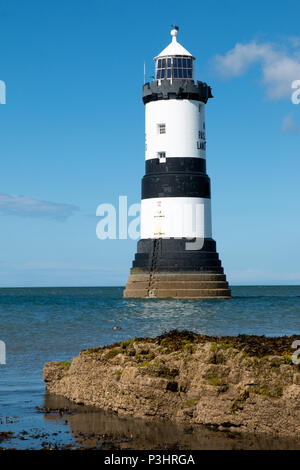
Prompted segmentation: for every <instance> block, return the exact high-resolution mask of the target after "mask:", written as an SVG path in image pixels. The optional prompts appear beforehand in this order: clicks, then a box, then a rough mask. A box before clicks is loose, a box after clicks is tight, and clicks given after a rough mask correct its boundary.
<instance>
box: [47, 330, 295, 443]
mask: <svg viewBox="0 0 300 470" xmlns="http://www.w3.org/2000/svg"><path fill="white" fill-rule="evenodd" d="M296 339H300V337H299V336H293V337H279V338H267V337H264V336H247V335H240V336H237V337H221V338H219V337H208V336H204V335H197V334H195V333H192V332H187V331H184V332H178V331H176V330H173V331H171V332H169V333H166V334H164V335H161V336H158V337H157V338H133V339H132V340H128V341H123V342H120V343H114V344H112V345H109V346H105V347H99V348H92V349H89V350H84V351H82V352H81V353H80V354H79V355H78V356H76V357H75V358H74V359H73V361H72V363H71V364H69V363H64V362H50V363H47V364H45V367H44V380H45V383H46V387H47V390H48V391H49V392H51V393H55V394H58V395H62V396H64V397H66V398H68V399H70V400H73V401H74V402H77V403H84V404H86V405H92V406H96V407H100V408H102V409H105V410H112V411H115V412H117V413H119V414H120V415H122V414H123V415H133V416H135V417H143V418H147V419H153V418H163V419H170V420H173V421H177V422H184V423H191V424H205V425H209V426H212V427H214V428H217V429H230V430H232V431H236V430H238V431H239V432H251V433H253V432H255V433H267V434H272V435H274V434H275V435H276V434H278V435H279V434H281V435H285V436H295V435H297V434H298V435H299V433H300V370H299V367H298V366H296V365H294V364H292V361H291V354H292V353H293V350H292V349H291V345H292V343H293V341H295V340H296Z"/></svg>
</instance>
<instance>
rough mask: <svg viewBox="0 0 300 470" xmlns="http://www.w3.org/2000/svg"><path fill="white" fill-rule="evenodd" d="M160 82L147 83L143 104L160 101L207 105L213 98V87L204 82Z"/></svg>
mask: <svg viewBox="0 0 300 470" xmlns="http://www.w3.org/2000/svg"><path fill="white" fill-rule="evenodd" d="M158 83H159V82H158V80H155V81H153V82H149V83H145V85H144V86H143V102H144V104H146V103H149V102H150V101H158V100H170V99H175V100H183V99H187V100H195V101H201V102H202V103H207V101H208V99H209V98H213V95H212V93H211V87H210V86H208V85H207V84H206V83H204V82H199V81H197V82H196V83H194V82H193V81H192V80H184V79H183V80H180V79H177V80H174V81H173V83H171V81H170V80H161V84H160V85H159V84H158Z"/></svg>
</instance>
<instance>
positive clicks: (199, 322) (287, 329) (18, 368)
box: [0, 286, 300, 448]
mask: <svg viewBox="0 0 300 470" xmlns="http://www.w3.org/2000/svg"><path fill="white" fill-rule="evenodd" d="M122 292H123V288H122V287H99V288H97V287H91V288H24V289H23V288H18V289H15V288H5V289H0V340H2V341H4V342H5V344H6V364H5V365H4V364H2V365H1V364H0V431H3V430H6V431H7V430H9V431H12V432H15V433H16V432H18V431H20V430H28V432H29V434H30V432H33V431H34V430H35V431H40V432H46V431H47V430H49V429H50V428H51V432H53V430H56V431H57V433H58V439H60V441H63V442H64V443H67V442H72V433H71V431H70V430H69V429H68V428H67V429H66V425H65V424H66V423H65V422H64V421H63V420H59V419H52V420H51V419H45V416H44V415H43V414H41V413H38V412H37V410H36V407H43V406H44V404H45V386H44V383H43V379H42V370H43V365H44V363H45V362H48V361H52V360H58V361H62V360H64V361H68V360H71V359H72V357H73V356H75V355H77V354H78V352H79V351H80V350H82V349H86V348H90V347H94V346H103V345H106V344H110V343H112V342H116V341H122V340H125V339H128V338H131V337H134V336H156V335H159V334H161V333H163V332H165V331H169V330H170V329H175V328H176V329H180V330H183V329H187V330H191V331H194V332H197V333H202V334H207V335H220V336H225V335H238V334H243V333H244V334H255V335H266V336H283V335H292V334H299V332H300V286H249V287H244V286H243V287H233V288H232V294H233V298H232V299H230V300H222V299H207V300H202V299H201V300H159V299H147V300H143V299H123V298H122ZM116 325H117V326H120V327H121V329H120V330H113V329H112V328H113V326H116ZM1 445H2V446H5V445H6V446H7V447H16V448H29V447H30V448H31V447H32V448H34V446H35V443H34V442H33V441H32V440H30V439H29V438H26V440H19V439H15V440H13V439H12V440H9V441H7V444H6V443H5V441H4V442H3V443H2V444H1V443H0V446H1Z"/></svg>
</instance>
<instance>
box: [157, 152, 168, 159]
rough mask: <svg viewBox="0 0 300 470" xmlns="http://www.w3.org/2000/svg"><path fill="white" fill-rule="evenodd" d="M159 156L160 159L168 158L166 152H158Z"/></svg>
mask: <svg viewBox="0 0 300 470" xmlns="http://www.w3.org/2000/svg"><path fill="white" fill-rule="evenodd" d="M157 158H159V159H160V160H166V152H157Z"/></svg>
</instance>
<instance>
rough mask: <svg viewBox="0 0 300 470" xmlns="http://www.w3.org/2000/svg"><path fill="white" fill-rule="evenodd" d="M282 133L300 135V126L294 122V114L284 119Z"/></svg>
mask: <svg viewBox="0 0 300 470" xmlns="http://www.w3.org/2000/svg"><path fill="white" fill-rule="evenodd" d="M280 131H281V132H282V133H284V134H298V133H300V125H299V124H297V123H296V122H295V121H294V115H293V114H289V115H288V116H285V117H284V118H283V120H282V124H281V130H280Z"/></svg>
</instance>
